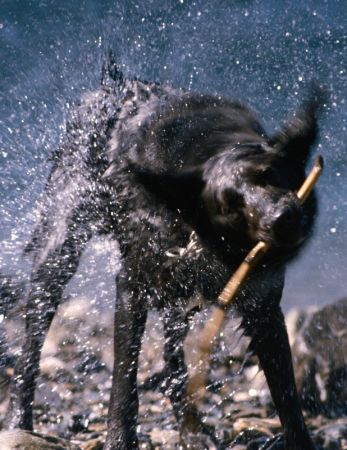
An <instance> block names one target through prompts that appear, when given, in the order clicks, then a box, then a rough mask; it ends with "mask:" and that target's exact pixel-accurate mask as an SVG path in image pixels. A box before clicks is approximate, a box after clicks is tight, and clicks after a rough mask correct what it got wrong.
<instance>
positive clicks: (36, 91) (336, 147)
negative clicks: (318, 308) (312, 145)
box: [0, 0, 347, 308]
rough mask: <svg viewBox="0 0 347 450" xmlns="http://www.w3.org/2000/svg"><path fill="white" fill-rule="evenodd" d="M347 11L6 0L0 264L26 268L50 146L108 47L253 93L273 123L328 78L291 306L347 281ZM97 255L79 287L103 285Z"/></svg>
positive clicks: (313, 5) (310, 2) (299, 5)
mask: <svg viewBox="0 0 347 450" xmlns="http://www.w3.org/2000/svg"><path fill="white" fill-rule="evenodd" d="M346 24H347V8H346V2H345V1H344V0H341V1H339V0H335V1H333V0H326V1H324V0H304V1H278V0H264V1H260V0H259V1H256V0H254V1H251V0H249V1H236V0H234V1H233V0H228V1H226V0H224V1H223V0H222V1H221V0H201V1H188V0H171V1H170V0H144V1H133V0H130V1H129V0H120V1H109V0H99V1H95V0H80V1H77V0H75V1H71V0H69V1H67V0H36V1H30V0H0V62H1V65H0V214H1V216H0V217H1V223H0V272H3V273H12V274H18V275H19V276H25V274H27V272H28V267H27V265H26V264H25V263H23V261H22V259H21V258H20V251H21V248H22V247H23V242H24V241H25V240H26V239H27V237H28V234H29V233H30V229H31V228H32V224H33V221H34V216H33V214H32V213H31V210H32V206H33V205H34V204H35V200H36V199H37V198H38V196H39V194H40V192H41V191H42V189H43V187H44V184H45V178H46V176H47V173H48V170H49V163H48V162H47V157H48V155H49V154H50V152H51V151H52V150H53V149H54V148H55V147H56V145H57V143H58V142H59V139H60V138H61V136H62V133H63V131H64V126H63V124H64V118H65V117H66V114H67V112H68V110H69V108H71V106H72V105H73V104H74V102H76V101H77V99H78V98H79V97H80V96H81V95H82V94H83V92H85V91H88V90H90V89H94V88H96V87H97V86H98V83H99V78H100V68H101V64H102V60H103V58H104V56H105V54H106V52H107V51H108V50H109V49H112V50H113V51H114V52H115V53H116V55H117V56H118V59H119V62H120V63H121V64H122V65H123V69H124V71H125V73H126V74H128V75H136V76H138V77H141V78H145V79H148V80H156V81H160V82H169V83H173V84H175V85H177V86H181V87H183V88H186V89H192V90H199V91H205V92H211V93H218V94H222V95H225V96H229V97H239V98H241V99H242V100H245V101H247V102H249V103H250V104H251V105H252V106H253V107H254V108H255V109H256V110H257V111H258V113H259V114H260V116H261V117H262V118H263V122H264V124H265V125H266V127H267V129H268V130H269V131H272V130H274V129H275V128H276V127H277V126H279V124H280V123H281V121H283V120H284V119H285V118H286V116H288V115H289V114H290V113H291V112H293V111H294V110H295V109H296V107H297V106H298V105H299V103H300V100H302V98H303V97H304V95H305V92H307V89H308V85H309V81H310V80H311V79H317V80H319V81H320V82H321V83H323V84H325V85H326V86H327V87H328V88H329V90H330V93H331V102H330V105H329V106H328V107H327V108H326V113H325V115H324V117H323V118H322V120H321V139H320V144H319V149H318V150H319V152H320V153H322V154H323V155H324V158H325V162H326V170H325V172H324V175H323V177H322V179H321V181H320V182H319V185H318V192H319V195H320V199H321V207H320V218H319V222H318V226H317V230H316V235H315V238H314V239H313V240H312V242H311V244H310V245H309V247H308V249H307V252H305V254H304V255H303V256H302V257H301V258H300V259H299V260H298V261H297V262H295V263H294V264H293V265H292V266H291V267H290V269H289V274H288V275H289V276H288V282H287V287H286V293H285V308H288V307H289V306H293V305H294V304H301V305H309V304H317V303H318V304H323V303H328V302H331V301H333V300H335V299H337V298H339V297H341V296H342V295H345V294H346V293H347V272H346V262H347V252H346V250H347V244H346V221H347V218H346V204H347V186H346V171H345V168H346V159H347V158H346V144H345V139H346V112H347V104H346V86H347V83H346V70H347V53H346V50H347V27H346ZM94 247H95V246H94ZM97 248H98V246H96V249H97ZM104 257H105V254H104V256H102V252H101V256H100V258H101V259H102V258H104ZM88 259H90V260H91V259H92V256H91V253H90V252H89V253H88ZM93 261H94V265H93V264H92V265H89V266H88V262H87V263H86V264H87V265H86V268H85V269H83V270H84V272H83V276H80V278H78V277H77V279H76V280H77V281H76V280H75V283H74V289H75V290H76V291H78V290H79V289H80V290H82V291H83V289H85V288H86V285H88V282H90V283H91V284H90V286H96V287H94V290H98V289H99V288H100V284H98V283H96V282H95V281H93V282H92V281H90V280H92V279H93V277H95V276H96V278H97V277H98V273H99V272H100V271H98V269H97V267H98V263H97V258H96V259H94V260H93ZM95 261H96V262H95ZM89 264H90V263H89ZM99 276H100V277H101V278H102V273H101V274H99ZM101 278H100V279H101ZM105 292H107V289H106V290H105ZM97 295H99V294H97ZM106 295H107V294H106Z"/></svg>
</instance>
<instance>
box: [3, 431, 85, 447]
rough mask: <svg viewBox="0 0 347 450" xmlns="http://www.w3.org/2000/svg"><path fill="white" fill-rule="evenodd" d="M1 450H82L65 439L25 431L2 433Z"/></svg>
mask: <svg viewBox="0 0 347 450" xmlns="http://www.w3.org/2000/svg"><path fill="white" fill-rule="evenodd" d="M0 450H81V448H80V447H78V446H77V445H74V444H70V443H69V442H67V441H65V440H64V439H60V438H58V437H55V436H45V435H42V434H38V433H32V432H30V431H24V430H12V431H3V432H1V433H0Z"/></svg>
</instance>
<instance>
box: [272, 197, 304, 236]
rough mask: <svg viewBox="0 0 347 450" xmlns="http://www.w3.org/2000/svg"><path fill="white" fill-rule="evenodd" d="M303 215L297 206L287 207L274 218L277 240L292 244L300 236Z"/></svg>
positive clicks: (273, 225) (274, 230) (273, 228)
mask: <svg viewBox="0 0 347 450" xmlns="http://www.w3.org/2000/svg"><path fill="white" fill-rule="evenodd" d="M301 219H302V214H301V211H300V209H299V207H297V206H296V205H291V206H285V207H284V208H282V209H281V210H280V211H279V212H278V213H277V214H276V215H274V217H273V223H272V227H271V228H272V231H273V234H274V237H275V239H276V240H278V241H280V242H288V243H291V242H293V241H296V240H297V239H298V238H299V235H300V225H301Z"/></svg>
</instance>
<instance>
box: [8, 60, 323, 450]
mask: <svg viewBox="0 0 347 450" xmlns="http://www.w3.org/2000/svg"><path fill="white" fill-rule="evenodd" d="M317 96H318V92H317V91H316V92H313V93H312V96H311V100H310V101H309V102H307V103H306V104H305V105H304V107H303V108H302V110H300V111H299V113H298V114H297V115H296V117H295V118H294V119H293V120H292V121H289V122H288V123H287V124H286V125H285V126H284V127H283V128H282V130H281V131H280V132H279V133H278V134H276V135H275V136H273V137H269V136H267V135H266V133H265V131H264V129H263V128H262V126H261V124H260V123H259V121H258V119H257V117H256V116H255V114H254V113H253V112H252V111H251V110H250V109H249V108H248V107H247V106H244V105H242V104H240V103H239V102H234V101H229V100H225V99H221V98H220V97H214V96H208V95H200V94H191V93H187V92H184V91H182V90H179V89H174V88H172V87H169V86H163V85H158V84H153V83H145V82H141V81H138V80H131V81H130V80H126V79H124V77H123V76H122V74H121V73H120V72H119V70H118V69H117V66H116V65H115V64H114V62H113V61H112V60H111V61H110V62H109V65H108V66H105V68H104V70H103V79H102V83H101V87H100V89H98V90H97V91H95V92H92V93H90V94H88V95H87V96H85V97H84V98H83V100H82V102H81V104H80V105H79V106H78V107H77V108H76V109H75V111H74V112H73V114H72V117H71V119H70V120H69V121H68V123H67V130H66V136H65V139H64V141H63V143H62V145H61V148H60V149H59V150H58V151H57V152H56V153H55V154H54V155H53V158H52V159H53V167H52V171H51V174H50V177H49V180H48V183H47V186H46V189H45V191H44V193H43V196H42V198H41V200H40V202H39V214H40V220H39V223H38V226H37V228H36V231H35V232H34V234H33V238H32V240H31V242H30V244H29V245H28V246H27V249H26V250H27V252H28V253H30V254H31V255H32V258H33V269H32V276H31V290H30V292H29V295H28V299H27V310H26V338H25V342H24V348H23V354H22V355H21V356H20V358H19V360H18V362H17V365H16V369H15V377H14V380H13V384H12V389H11V402H10V407H9V410H8V414H7V424H8V426H9V427H16V426H17V427H21V428H26V429H31V428H32V402H33V399H34V389H35V379H36V377H37V375H38V370H39V369H38V367H39V358H40V351H41V348H42V344H43V340H44V336H45V334H46V332H47V330H48V328H49V325H50V323H51V321H52V319H53V317H54V313H55V311H56V309H57V307H58V305H59V302H60V300H61V296H62V293H63V290H64V287H65V285H66V283H67V282H68V281H69V280H70V278H71V277H72V276H73V274H74V273H75V271H76V269H77V267H78V264H79V259H80V256H81V254H82V252H83V250H84V248H85V246H86V245H87V243H88V241H89V240H90V238H91V237H92V236H93V235H94V234H96V233H99V234H100V233H104V234H107V235H108V236H109V238H110V239H117V240H118V242H119V245H120V249H121V253H122V270H121V272H120V274H119V276H118V280H117V290H118V298H117V302H116V307H115V349H114V351H115V365H114V379H113V387H112V395H111V401H110V408H109V422H108V436H107V442H106V446H105V448H106V449H107V450H111V449H113V450H115V449H118V450H119V449H135V448H137V437H136V418H137V409H138V398H137V388H136V374H137V358H138V354H139V349H140V343H141V336H142V333H143V330H144V326H145V321H146V312H147V311H148V309H149V308H153V307H155V308H161V309H163V314H164V318H165V319H164V322H165V334H166V337H167V342H166V346H165V360H166V364H167V369H166V370H165V374H166V377H167V380H166V386H167V393H168V395H169V396H170V398H171V401H172V404H173V408H174V411H175V414H176V417H177V420H178V423H179V425H180V429H181V436H182V445H183V446H184V447H186V448H204V447H203V444H202V443H199V442H200V441H199V440H198V439H197V437H196V435H197V434H201V433H204V432H207V433H210V431H211V430H206V428H204V426H203V425H202V424H201V422H200V420H199V415H198V413H197V411H195V409H194V407H193V406H192V405H183V404H182V403H183V402H184V396H185V381H186V377H187V372H186V367H185V365H184V358H183V347H182V342H183V339H184V336H185V335H186V333H187V329H188V326H187V318H186V312H187V305H188V300H189V299H190V298H191V297H193V296H194V295H196V294H201V295H202V296H203V297H204V298H205V299H206V300H208V301H210V302H213V301H215V299H216V298H217V295H218V294H219V292H220V291H221V290H222V288H223V286H224V284H225V282H226V281H227V279H228V278H229V276H230V275H231V273H232V271H233V270H234V269H235V268H236V267H237V266H238V264H239V263H240V261H241V259H242V258H243V257H244V255H245V254H246V252H248V251H249V250H250V248H251V247H252V246H253V245H254V244H255V243H256V242H257V241H258V240H259V239H265V240H268V241H271V243H272V250H271V251H270V252H269V255H268V256H267V257H266V259H265V260H264V264H262V266H261V267H260V268H259V269H258V270H257V271H255V272H254V274H253V275H252V277H251V278H250V279H249V281H248V282H247V283H246V286H245V288H244V289H243V290H242V291H241V293H240V294H239V296H238V299H237V302H236V308H237V309H238V310H239V312H240V313H241V314H242V316H243V326H244V328H245V332H246V333H247V334H248V335H249V336H250V337H251V348H252V350H253V351H254V352H255V353H256V354H257V355H258V357H259V361H260V364H261V366H262V368H263V370H264V372H265V375H266V378H267V380H268V383H269V386H270V390H271V393H272V397H273V400H274V403H275V405H276V407H277V410H278V413H279V416H280V419H281V422H282V424H283V427H284V438H285V446H286V449H287V450H303V449H305V450H310V449H311V450H312V449H313V448H314V447H313V444H312V442H311V440H310V438H309V435H308V432H307V429H306V427H305V424H304V420H303V416H302V413H301V410H300V406H299V401H298V397H297V393H296V389H295V384H294V375H293V370H292V365H291V356H290V349H289V345H288V338H287V334H286V329H285V325H284V320H283V315H282V312H281V309H280V306H279V303H280V299H281V293H282V288H283V281H284V265H285V262H286V260H288V259H289V258H291V257H293V255H295V254H296V253H297V251H298V249H299V248H300V247H301V246H302V244H303V243H304V242H305V241H306V240H307V238H308V237H309V236H310V234H311V231H312V225H313V220H314V216H315V209H316V206H315V204H316V202H315V198H314V195H311V196H310V198H309V200H308V201H307V202H306V203H305V205H304V206H303V207H301V206H300V205H299V203H298V201H297V198H296V196H295V194H294V191H295V190H296V189H297V188H298V187H299V186H300V184H301V183H302V181H303V179H304V176H305V164H306V161H307V158H308V156H309V151H310V148H311V146H312V144H313V143H314V141H315V138H316V132H317V125H316V113H317V107H318V101H317ZM193 230H194V231H195V232H196V234H197V236H198V243H199V244H198V245H199V246H200V247H201V248H200V250H201V251H198V250H197V249H196V247H194V248H193V249H190V250H189V249H187V250H186V251H184V252H182V253H181V256H180V257H176V258H170V256H169V255H170V254H171V253H172V249H175V248H176V249H177V248H185V247H187V244H188V242H189V236H190V235H191V232H192V231H193ZM174 380H175V383H173V381H174ZM177 380H178V382H177ZM183 406H184V407H183ZM201 439H203V438H201ZM192 443H193V444H192ZM189 445H193V446H191V447H188V446H189Z"/></svg>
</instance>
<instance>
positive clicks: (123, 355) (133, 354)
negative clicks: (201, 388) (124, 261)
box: [105, 286, 147, 450]
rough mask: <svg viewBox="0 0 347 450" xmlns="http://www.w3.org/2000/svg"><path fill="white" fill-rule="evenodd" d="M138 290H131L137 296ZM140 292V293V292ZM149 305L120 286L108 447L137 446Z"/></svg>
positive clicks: (124, 448) (120, 449)
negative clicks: (140, 368)
mask: <svg viewBox="0 0 347 450" xmlns="http://www.w3.org/2000/svg"><path fill="white" fill-rule="evenodd" d="M134 294H135V292H132V294H131V295H132V296H134ZM138 294H139V293H138ZM146 315H147V314H146V306H145V303H143V304H140V302H139V301H138V298H130V294H129V293H128V292H126V291H125V290H123V289H122V288H121V286H118V298H117V302H116V310H115V321H114V326H115V329H114V368H113V384H112V391H111V399H110V406H109V413H108V432H107V438H106V444H105V450H130V449H132V450H135V449H137V448H138V440H137V436H136V424H137V415H138V395H137V367H138V356H139V351H140V346H141V337H142V334H143V331H144V328H145V324H146Z"/></svg>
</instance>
